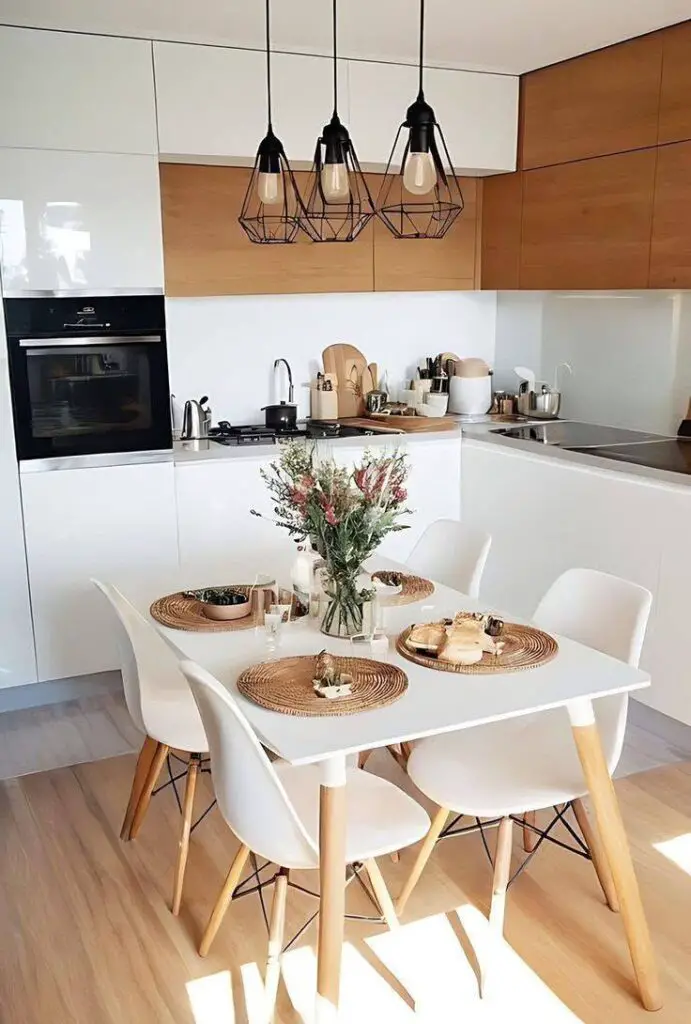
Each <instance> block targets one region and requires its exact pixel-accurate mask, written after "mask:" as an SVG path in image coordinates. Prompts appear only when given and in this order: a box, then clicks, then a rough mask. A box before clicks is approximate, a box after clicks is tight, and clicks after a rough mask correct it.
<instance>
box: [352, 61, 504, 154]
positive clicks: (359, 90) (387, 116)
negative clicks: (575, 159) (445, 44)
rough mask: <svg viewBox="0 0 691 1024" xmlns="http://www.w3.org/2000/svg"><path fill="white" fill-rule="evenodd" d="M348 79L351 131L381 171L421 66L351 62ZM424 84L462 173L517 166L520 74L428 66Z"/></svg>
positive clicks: (414, 92) (360, 148) (414, 90)
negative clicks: (499, 73)
mask: <svg viewBox="0 0 691 1024" xmlns="http://www.w3.org/2000/svg"><path fill="white" fill-rule="evenodd" d="M348 83H349V98H350V130H351V135H352V137H353V141H354V143H355V147H356V149H357V152H358V156H359V157H360V162H361V163H363V164H367V165H368V166H371V167H373V169H374V168H376V169H382V168H383V166H384V165H386V163H387V161H388V159H389V155H390V153H391V148H392V146H393V141H394V138H395V136H396V132H397V130H398V127H399V125H400V124H401V123H402V122H403V121H404V120H405V116H406V110H407V109H408V107H409V106H410V104H411V103H412V102H413V101H414V100H415V98H416V96H417V90H418V71H417V68H415V67H412V66H403V65H400V64H379V63H375V62H373V61H349V62H348ZM424 88H425V98H426V99H427V102H428V103H429V104H430V105H431V106H432V107H433V108H434V112H435V114H436V115H437V120H438V122H439V123H440V125H441V127H442V129H443V131H444V137H445V139H446V144H447V147H448V150H449V155H450V156H451V159H452V160H453V163H454V167H455V168H456V169H457V170H458V171H465V172H469V173H471V174H477V173H478V172H479V173H483V172H489V173H496V172H499V171H513V170H515V169H516V142H517V136H518V78H515V77H512V76H510V75H491V74H484V73H480V72H474V71H443V70H439V69H437V68H427V69H426V70H425V78H424Z"/></svg>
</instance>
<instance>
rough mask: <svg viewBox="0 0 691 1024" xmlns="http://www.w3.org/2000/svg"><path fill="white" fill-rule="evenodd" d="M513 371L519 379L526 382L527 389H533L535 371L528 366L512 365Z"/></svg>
mask: <svg viewBox="0 0 691 1024" xmlns="http://www.w3.org/2000/svg"><path fill="white" fill-rule="evenodd" d="M513 372H514V373H515V374H516V376H517V377H518V378H519V380H522V381H527V382H528V390H529V391H534V390H535V371H534V370H531V369H530V367H528V366H514V368H513Z"/></svg>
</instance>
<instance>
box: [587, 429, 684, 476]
mask: <svg viewBox="0 0 691 1024" xmlns="http://www.w3.org/2000/svg"><path fill="white" fill-rule="evenodd" d="M570 451H572V452H573V451H575V452H583V454H585V455H597V457H598V458H600V459H611V460H613V461H615V462H629V463H633V464H634V465H636V466H647V467H648V468H649V469H664V470H667V472H669V473H686V474H691V437H676V438H673V439H669V440H667V439H666V440H664V441H658V442H655V443H653V444H615V445H610V446H605V447H602V448H598V447H594V448H593V447H588V448H570Z"/></svg>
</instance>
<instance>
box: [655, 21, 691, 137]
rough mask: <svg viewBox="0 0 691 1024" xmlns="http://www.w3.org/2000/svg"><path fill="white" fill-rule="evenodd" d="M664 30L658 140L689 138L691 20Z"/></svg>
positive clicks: (690, 114)
mask: <svg viewBox="0 0 691 1024" xmlns="http://www.w3.org/2000/svg"><path fill="white" fill-rule="evenodd" d="M662 34H663V50H662V87H661V90H660V130H659V136H658V141H659V142H660V143H665V142H681V141H685V140H687V139H691V21H685V22H683V23H682V24H681V25H674V26H673V27H672V28H668V29H666V30H665V32H664V33H662Z"/></svg>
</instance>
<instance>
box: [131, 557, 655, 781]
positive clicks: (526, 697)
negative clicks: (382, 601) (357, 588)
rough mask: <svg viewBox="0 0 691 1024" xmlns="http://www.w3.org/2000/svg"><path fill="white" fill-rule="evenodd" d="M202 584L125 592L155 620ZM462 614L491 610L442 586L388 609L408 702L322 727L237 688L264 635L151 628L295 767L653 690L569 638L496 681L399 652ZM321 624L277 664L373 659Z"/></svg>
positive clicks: (327, 720) (324, 721)
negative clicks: (172, 598)
mask: <svg viewBox="0 0 691 1024" xmlns="http://www.w3.org/2000/svg"><path fill="white" fill-rule="evenodd" d="M375 563H376V564H375ZM392 566H393V563H391V562H388V561H387V560H385V559H377V558H374V559H372V566H371V568H372V569H375V568H391V567H392ZM214 582H218V581H214ZM228 582H232V581H231V580H229V581H228ZM199 585H200V582H199V580H198V579H195V580H190V579H187V578H184V579H183V578H181V577H180V576H177V577H175V576H174V577H172V578H168V579H165V580H163V579H160V580H158V581H156V582H155V583H154V582H151V583H150V584H149V585H147V586H144V587H142V586H139V587H137V588H136V589H135V588H133V587H128V586H127V585H122V584H120V586H121V589H122V591H123V593H124V594H125V596H126V597H127V598H128V599H129V600H130V601H132V603H133V604H134V605H135V606H136V607H137V608H138V609H139V610H140V611H141V612H142V613H143V614H144V615H145V616H147V617H149V607H150V605H151V603H152V601H153V600H155V599H156V598H157V597H161V596H162V595H163V594H166V593H171V592H173V591H175V590H181V589H185V588H187V587H190V586H199ZM201 585H203V584H201ZM461 610H467V611H474V610H482V611H488V610H491V609H488V608H487V607H486V605H483V604H482V602H477V601H473V600H472V599H471V598H468V597H465V596H464V595H462V594H459V593H457V592H456V591H454V590H450V589H449V588H447V587H442V586H437V588H436V591H435V593H434V594H433V595H432V596H431V597H430V598H429V599H428V600H425V601H423V602H419V603H417V604H410V605H403V606H400V607H397V608H388V609H387V610H386V618H385V626H386V631H387V633H388V634H389V637H390V645H389V654H388V656H387V658H386V659H385V660H388V661H390V662H391V663H392V664H395V665H398V666H400V667H401V668H402V669H403V671H404V672H405V673H406V675H407V676H408V683H409V685H408V689H407V691H406V692H405V694H404V695H403V696H402V697H401V698H400V699H399V700H397V701H396V702H395V703H394V704H391V705H389V706H388V707H385V708H380V709H378V710H376V711H365V712H360V713H358V714H354V715H343V716H328V717H327V716H320V717H313V718H299V717H295V716H292V715H283V714H279V713H277V712H275V711H267V710H266V709H264V708H260V707H258V706H257V705H256V704H253V703H252V702H251V701H249V700H247V699H246V698H244V697H243V696H242V695H241V694H239V693H238V691H237V687H236V680H237V678H238V676H239V675H240V673H241V672H242V671H243V670H244V669H245V668H247V667H249V666H250V665H253V664H256V663H257V662H261V661H267V660H269V658H270V654H269V651H268V648H267V645H266V638H265V633H264V629H263V627H260V628H258V629H256V630H255V629H248V630H240V631H235V632H227V633H191V632H185V631H183V630H177V629H168V628H165V627H163V626H160V625H159V624H158V623H156V622H155V620H154V619H150V621H151V622H152V623H153V624H154V625H155V626H156V627H157V628H158V629H159V631H160V632H161V633H162V635H163V636H164V637H165V638H166V639H167V640H168V641H169V642H170V643H172V644H173V645H174V646H175V648H176V649H177V650H178V651H179V652H180V653H181V654H182V655H183V656H184V657H186V658H190V659H192V660H193V661H196V662H197V663H198V664H199V665H201V666H202V667H203V668H205V669H207V670H208V671H209V672H211V673H212V674H213V675H214V676H216V678H217V679H219V680H220V681H221V682H222V683H224V684H225V685H226V686H227V687H228V688H229V689H230V690H231V691H232V692H233V694H234V695H235V697H236V699H237V700H238V701H239V703H240V704H241V706H242V709H243V711H244V713H245V715H246V716H247V718H248V720H249V722H250V723H251V725H252V727H253V728H254V730H255V731H256V733H257V735H258V736H259V738H260V740H261V741H262V743H264V745H265V746H267V747H268V748H269V749H271V750H273V751H274V752H275V753H276V754H278V755H279V756H280V757H282V758H284V759H285V760H286V761H290V762H292V763H293V764H302V763H306V762H310V761H319V760H323V759H324V758H328V757H332V756H334V755H337V754H348V753H354V752H357V751H360V750H368V749H371V748H374V747H382V746H386V745H387V744H390V743H399V742H402V741H405V740H412V739H418V738H420V737H422V736H430V735H434V734H435V733H442V732H449V731H451V730H454V729H465V728H470V727H472V726H475V725H482V724H484V723H487V722H496V721H499V720H500V719H504V718H511V717H515V716H518V715H524V714H530V713H531V712H534V711H541V710H545V709H548V708H553V707H558V706H566V705H567V704H568V703H569V702H571V701H577V700H579V699H584V698H585V699H591V698H596V697H603V696H606V695H608V694H614V693H625V692H627V691H632V690H638V689H642V688H644V687H646V686H648V685H650V677H649V676H648V675H647V674H646V673H645V672H642V671H641V670H640V669H636V668H631V666H629V665H626V664H624V663H622V662H620V661H617V660H616V659H614V658H610V657H608V656H607V655H605V654H601V653H600V652H598V651H594V650H592V649H591V648H588V647H584V646H583V645H581V644H577V643H574V642H573V641H571V640H567V639H565V638H562V637H558V638H557V639H558V642H559V653H558V654H557V656H556V657H555V658H554V659H553V660H552V661H550V662H548V663H547V664H546V665H542V666H540V667H539V668H534V669H528V670H524V671H520V672H509V673H501V674H497V675H465V674H456V673H449V672H439V671H436V670H432V669H427V668H424V667H422V666H421V665H416V664H414V663H413V662H410V661H407V660H406V659H405V658H401V657H400V655H398V654H397V653H396V651H395V638H396V636H397V635H398V633H400V632H401V630H402V629H404V628H405V627H406V626H408V625H410V624H411V623H413V622H415V621H429V620H431V619H435V618H441V617H443V616H453V615H454V614H455V613H456V612H458V611H461ZM504 617H505V618H506V617H507V616H506V614H504ZM318 621H319V620H316V619H309V618H305V619H301V620H298V621H297V622H294V623H290V624H288V625H286V626H284V627H283V636H282V642H281V646H280V648H279V649H278V651H277V652H276V655H275V656H276V657H287V656H291V655H296V654H317V653H318V652H319V651H320V650H322V649H323V648H326V649H327V650H329V651H331V652H332V653H333V654H341V655H349V654H351V655H352V654H358V655H361V656H364V657H369V656H371V655H370V654H369V652H367V651H361V650H359V649H358V650H357V651H354V650H353V647H352V645H351V644H350V642H349V641H344V640H335V639H333V638H331V637H326V636H324V635H323V634H322V633H320V631H319V625H318ZM382 660H384V659H382Z"/></svg>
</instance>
